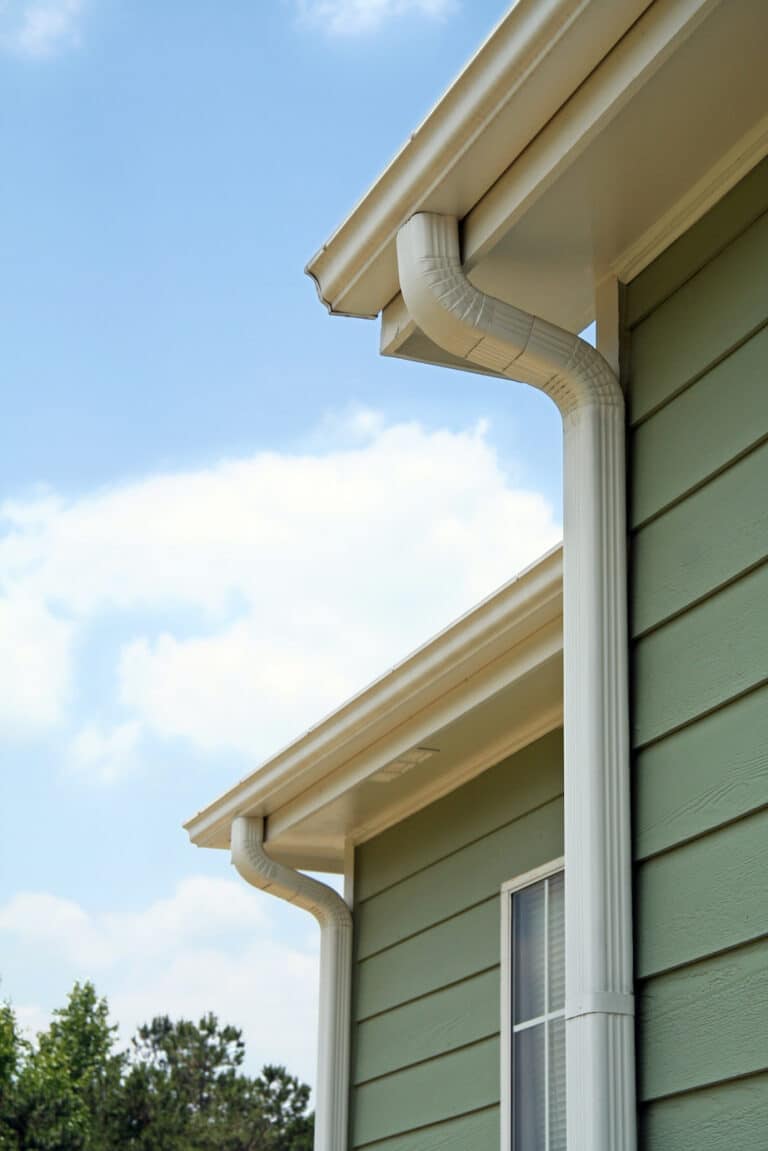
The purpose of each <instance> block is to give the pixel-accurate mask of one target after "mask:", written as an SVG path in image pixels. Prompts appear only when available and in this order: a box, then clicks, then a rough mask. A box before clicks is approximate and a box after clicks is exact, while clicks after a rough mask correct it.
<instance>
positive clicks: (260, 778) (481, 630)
mask: <svg viewBox="0 0 768 1151" xmlns="http://www.w3.org/2000/svg"><path fill="white" fill-rule="evenodd" d="M562 571H563V563H562V545H561V544H558V545H557V546H556V547H554V548H552V549H551V550H550V551H548V552H546V553H545V554H544V555H543V556H542V557H541V558H540V559H538V560H536V561H535V562H534V563H533V564H531V565H530V566H529V567H527V568H525V569H524V570H523V571H522V572H520V573H519V574H518V575H517V576H515V577H514V579H512V580H510V581H509V582H508V583H506V584H504V585H503V586H502V587H501V588H500V589H499V590H498V591H496V592H494V593H493V594H492V595H490V596H489V597H488V598H487V599H485V600H483V601H482V602H481V603H480V604H478V605H477V606H476V607H474V608H472V609H471V610H470V611H469V612H467V613H466V614H465V615H463V616H461V617H460V618H459V619H458V620H456V621H455V622H454V623H452V624H451V625H450V626H449V627H447V628H445V629H444V630H443V631H441V632H439V633H438V634H437V635H436V636H435V637H434V638H432V639H430V640H429V641H428V642H427V643H425V644H424V645H422V646H421V647H419V648H417V650H416V651H415V652H413V653H412V654H411V655H409V656H408V657H407V658H406V659H404V660H403V661H402V662H401V663H399V664H396V665H395V666H394V667H393V668H392V669H390V670H389V671H387V672H386V673H385V674H384V675H382V676H381V677H380V678H379V679H377V680H375V681H374V682H373V683H372V684H370V685H369V686H368V687H366V688H364V689H363V690H362V691H361V692H360V693H358V694H357V695H356V696H353V698H352V699H350V700H349V701H348V702H347V703H345V704H343V705H342V706H341V707H340V708H338V709H337V710H336V711H334V712H332V713H331V714H330V715H329V716H327V717H326V718H325V719H323V720H322V721H321V722H319V723H318V724H316V725H315V726H314V727H311V728H310V729H309V730H308V731H307V732H305V733H304V734H303V735H302V736H300V737H299V738H298V739H297V740H295V741H294V742H293V743H291V744H289V745H288V747H286V748H284V749H283V750H282V751H280V752H278V753H277V754H276V755H274V756H272V757H271V758H270V759H269V760H267V761H266V762H265V763H263V764H262V765H261V766H260V767H258V768H257V769H256V770H255V771H254V772H253V773H251V774H250V775H248V776H246V777H244V778H243V779H242V780H240V782H239V783H237V784H236V785H235V786H234V787H232V788H230V789H229V790H228V791H226V792H225V793H224V794H223V795H221V796H219V798H218V799H216V800H214V802H213V803H211V804H209V805H208V806H207V807H205V808H203V809H202V810H201V811H199V812H198V813H197V814H196V815H194V816H193V817H192V818H191V819H190V820H188V821H187V822H186V823H185V824H184V828H185V829H186V831H187V832H188V834H189V837H190V839H191V841H192V842H193V843H194V844H196V845H197V846H199V847H206V846H209V845H211V844H212V843H213V841H214V840H219V839H220V834H221V830H222V828H223V827H224V826H227V827H228V826H229V824H230V823H231V821H232V819H234V818H235V816H237V815H240V814H243V813H246V812H248V813H253V812H254V811H255V810H256V809H258V810H259V814H263V815H267V814H269V812H270V810H271V809H272V807H273V806H278V805H279V803H277V802H274V801H275V800H278V799H279V800H280V801H282V799H281V796H282V792H283V789H284V788H285V786H286V784H287V783H289V782H290V783H291V784H292V785H293V786H294V788H298V789H299V790H301V788H302V787H303V786H308V785H309V784H310V783H314V782H316V781H317V779H318V777H320V778H322V776H323V775H325V774H329V773H330V772H332V771H334V770H336V768H337V767H338V766H339V764H340V763H342V762H343V761H344V759H345V758H347V757H348V756H349V755H352V754H359V752H360V751H361V750H363V749H364V748H365V746H366V745H367V744H368V743H370V742H371V737H370V736H368V735H367V732H368V730H369V729H372V728H373V725H374V724H375V725H377V728H378V734H377V738H378V735H380V731H381V725H382V723H383V724H385V725H386V728H387V729H390V730H393V729H394V728H396V727H397V726H399V725H400V724H402V723H404V722H405V721H406V720H407V719H409V718H410V717H411V715H412V714H413V713H415V712H417V711H420V710H421V709H422V708H423V707H425V706H428V703H429V697H430V695H434V697H435V698H437V697H439V696H440V695H441V693H442V692H443V691H444V690H445V687H444V681H445V679H446V677H451V678H453V679H456V680H457V682H461V681H462V680H465V681H466V682H469V677H470V676H471V675H472V672H473V671H474V670H475V669H476V667H477V666H478V665H479V664H482V663H483V662H484V661H485V659H486V658H487V651H486V649H488V648H490V647H491V645H493V648H494V657H495V654H496V649H498V648H499V647H504V646H506V647H508V648H509V649H512V648H515V647H516V646H518V645H519V644H521V643H523V642H525V640H527V639H528V638H529V633H530V634H533V633H534V632H535V631H536V630H538V628H539V627H540V618H539V617H538V616H537V615H536V612H537V610H538V609H541V608H542V607H544V606H546V605H547V604H549V603H551V602H552V601H553V600H556V599H560V598H561V596H562ZM528 619H530V621H531V622H530V624H529V627H528V629H527V630H526V620H528ZM505 641H506V643H505ZM310 772H311V778H310V776H309V773H310ZM304 778H306V784H303V783H302V780H303V779H304ZM271 800H272V801H273V803H271V802H270V801H271Z"/></svg>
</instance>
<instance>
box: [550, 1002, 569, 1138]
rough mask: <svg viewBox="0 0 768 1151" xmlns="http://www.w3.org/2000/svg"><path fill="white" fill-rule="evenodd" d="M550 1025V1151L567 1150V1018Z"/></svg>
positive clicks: (553, 1021)
mask: <svg viewBox="0 0 768 1151" xmlns="http://www.w3.org/2000/svg"><path fill="white" fill-rule="evenodd" d="M547 1026H548V1027H549V1151H565V1020H564V1019H553V1020H552V1022H551V1023H548V1024H547Z"/></svg>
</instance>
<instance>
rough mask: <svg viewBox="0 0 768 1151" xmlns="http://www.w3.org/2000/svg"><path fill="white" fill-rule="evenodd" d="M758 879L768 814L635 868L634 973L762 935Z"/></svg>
mask: <svg viewBox="0 0 768 1151" xmlns="http://www.w3.org/2000/svg"><path fill="white" fill-rule="evenodd" d="M766 877H768V810H764V811H762V812H757V813H755V814H754V815H751V816H748V817H747V818H745V819H742V820H740V821H739V822H738V823H732V824H730V825H729V826H728V827H725V828H721V829H720V830H719V831H715V832H712V833H711V834H710V835H707V836H704V838H703V839H697V840H694V841H693V842H691V843H687V844H684V845H683V846H682V847H679V848H678V849H677V850H676V851H671V852H668V853H667V854H665V855H659V856H657V857H656V858H655V859H651V860H649V861H648V862H647V863H644V864H642V865H641V866H640V867H639V868H638V872H637V942H638V956H637V968H638V975H639V976H640V977H643V976H647V975H651V974H655V973H657V972H660V971H664V970H667V969H669V968H671V967H676V966H679V965H681V964H684V963H690V962H691V961H693V960H696V959H701V958H702V957H704V956H707V955H713V954H714V953H715V952H717V951H724V950H726V949H728V948H730V947H734V946H735V945H737V944H742V943H746V942H748V941H750V940H753V939H759V938H760V937H762V936H768V882H766ZM766 1044H768V1036H766Z"/></svg>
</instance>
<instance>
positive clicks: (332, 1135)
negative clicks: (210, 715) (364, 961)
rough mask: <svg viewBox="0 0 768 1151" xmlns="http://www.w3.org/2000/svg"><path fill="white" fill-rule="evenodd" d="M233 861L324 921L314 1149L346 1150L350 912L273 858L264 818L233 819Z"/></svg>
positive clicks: (328, 891)
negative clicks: (265, 837) (268, 848)
mask: <svg viewBox="0 0 768 1151" xmlns="http://www.w3.org/2000/svg"><path fill="white" fill-rule="evenodd" d="M231 850H232V863H233V864H234V865H235V867H236V868H237V870H238V871H239V873H240V875H242V877H243V879H245V880H246V882H248V883H251V884H253V886H254V887H258V888H260V889H261V890H262V891H268V892H269V894H270V895H276V896H277V897H278V898H279V899H284V900H286V901H287V902H288V903H295V904H296V905H297V906H298V907H302V908H304V910H305V911H309V912H310V913H311V914H312V915H314V917H315V919H316V920H317V921H318V923H319V924H320V1017H319V1021H318V1041H317V1087H316V1091H315V1151H345V1149H346V1146H347V1101H348V1095H349V1047H350V988H351V983H352V914H351V912H350V910H349V908H348V907H347V905H346V903H345V902H344V900H343V899H342V898H341V896H340V895H339V894H338V892H336V891H334V890H333V888H332V887H328V886H327V884H325V883H320V882H319V881H318V880H316V879H312V878H311V877H310V876H308V875H304V874H303V873H302V872H300V871H294V870H293V869H292V868H290V867H285V866H284V865H283V864H282V863H276V862H275V860H274V859H270V857H269V856H268V855H267V853H266V851H265V850H264V820H263V819H259V818H253V817H249V816H243V815H241V816H238V817H237V818H236V819H235V820H233V822H232V839H231Z"/></svg>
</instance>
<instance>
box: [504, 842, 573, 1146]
mask: <svg viewBox="0 0 768 1151" xmlns="http://www.w3.org/2000/svg"><path fill="white" fill-rule="evenodd" d="M561 871H563V872H564V871H565V857H564V856H562V855H561V856H560V858H559V859H553V860H551V861H550V862H549V863H544V864H542V866H541V867H534V868H533V870H532V871H526V872H524V873H523V874H522V875H516V876H515V878H514V879H508V880H507V881H506V883H502V885H501V1028H500V1031H501V1061H500V1062H501V1094H500V1098H501V1151H512V1033H513V1026H512V980H511V973H512V914H511V913H512V900H511V899H510V898H509V897H510V895H514V894H515V892H516V891H522V890H523V888H525V887H531V886H532V885H533V884H534V883H539V882H540V881H541V880H542V879H550V878H551V877H552V876H553V875H557V874H558V873H559V872H561ZM558 1014H559V1013H558ZM563 1014H564V1012H563ZM567 1089H568V1085H567V1083H566V1090H567Z"/></svg>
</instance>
